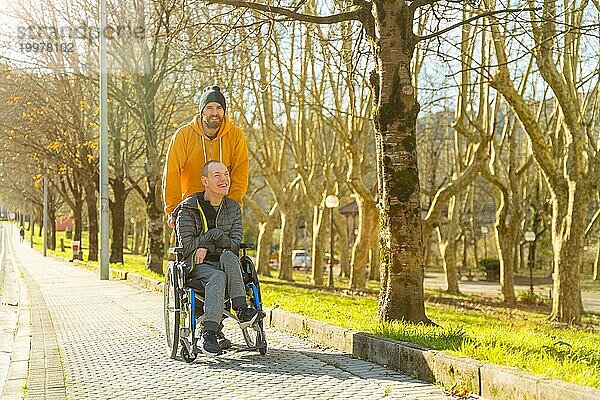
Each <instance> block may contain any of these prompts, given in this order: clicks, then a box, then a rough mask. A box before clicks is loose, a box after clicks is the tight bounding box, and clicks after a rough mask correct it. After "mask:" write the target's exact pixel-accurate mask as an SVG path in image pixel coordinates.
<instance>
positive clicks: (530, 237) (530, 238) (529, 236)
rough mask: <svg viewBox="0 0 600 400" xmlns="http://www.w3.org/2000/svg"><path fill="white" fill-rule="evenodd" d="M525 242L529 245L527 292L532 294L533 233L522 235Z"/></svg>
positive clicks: (528, 232)
mask: <svg viewBox="0 0 600 400" xmlns="http://www.w3.org/2000/svg"><path fill="white" fill-rule="evenodd" d="M524 236H525V241H526V242H527V243H529V246H528V247H529V292H530V293H531V294H533V251H532V249H533V242H534V241H535V232H533V231H527V232H525V234H524Z"/></svg>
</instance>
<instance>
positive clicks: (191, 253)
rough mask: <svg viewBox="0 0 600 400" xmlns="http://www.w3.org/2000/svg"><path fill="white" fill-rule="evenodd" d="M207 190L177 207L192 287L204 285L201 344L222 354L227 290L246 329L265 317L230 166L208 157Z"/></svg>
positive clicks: (177, 223)
mask: <svg viewBox="0 0 600 400" xmlns="http://www.w3.org/2000/svg"><path fill="white" fill-rule="evenodd" d="M201 179H202V184H203V185H204V188H205V190H204V192H198V193H195V194H193V195H191V196H190V197H188V198H187V199H185V200H183V201H182V202H181V203H180V204H179V205H178V206H177V207H176V208H175V210H174V211H173V216H175V234H176V237H177V246H179V247H181V248H183V251H182V253H183V259H184V260H185V261H184V268H185V274H186V282H187V286H190V287H192V288H194V289H197V290H202V289H204V293H205V295H204V317H203V318H202V322H201V327H202V333H201V336H200V348H201V349H202V352H203V353H204V354H206V355H209V356H216V355H219V354H222V349H221V346H220V345H219V341H218V333H219V332H220V325H221V320H222V318H223V311H224V302H225V294H226V293H227V295H228V296H229V298H230V299H231V306H232V308H233V309H234V310H235V312H236V315H237V318H238V320H239V322H240V325H242V327H244V326H249V325H251V324H254V323H255V322H257V321H258V320H260V319H262V318H264V317H265V313H264V312H263V311H257V310H256V309H254V308H252V307H250V306H249V305H248V303H247V301H246V289H245V286H244V281H243V278H242V272H241V266H240V261H239V259H238V256H237V254H238V251H239V246H240V243H241V241H242V213H241V210H240V206H239V205H238V204H237V203H236V202H235V201H233V200H231V199H229V198H228V197H226V196H227V194H228V193H229V186H230V184H231V181H230V178H229V172H228V171H227V167H226V166H225V164H223V163H221V162H219V161H214V160H213V161H208V162H207V163H206V164H204V167H203V168H202V178H201Z"/></svg>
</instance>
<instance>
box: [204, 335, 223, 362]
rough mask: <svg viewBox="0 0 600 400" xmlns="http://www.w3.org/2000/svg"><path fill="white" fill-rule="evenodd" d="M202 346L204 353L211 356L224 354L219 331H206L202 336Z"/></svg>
mask: <svg viewBox="0 0 600 400" xmlns="http://www.w3.org/2000/svg"><path fill="white" fill-rule="evenodd" d="M200 348H201V349H202V353H204V355H207V356H209V357H214V356H218V355H221V354H223V351H222V350H221V347H220V346H219V342H218V341H217V332H215V331H204V332H202V336H201V337H200Z"/></svg>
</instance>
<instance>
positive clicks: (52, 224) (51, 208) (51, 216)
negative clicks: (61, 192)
mask: <svg viewBox="0 0 600 400" xmlns="http://www.w3.org/2000/svg"><path fill="white" fill-rule="evenodd" d="M48 192H49V193H48V243H47V245H48V248H49V249H50V250H56V205H55V202H54V194H53V193H50V191H48Z"/></svg>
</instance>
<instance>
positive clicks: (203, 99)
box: [198, 85, 227, 112]
mask: <svg viewBox="0 0 600 400" xmlns="http://www.w3.org/2000/svg"><path fill="white" fill-rule="evenodd" d="M213 101H214V102H217V103H219V104H220V105H221V106H223V111H226V110H227V105H226V104H225V96H223V93H221V88H220V87H218V86H216V85H215V86H207V87H206V88H204V92H202V95H201V96H200V100H199V101H198V108H200V112H202V110H204V107H206V105H207V104H208V103H212V102H213Z"/></svg>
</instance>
